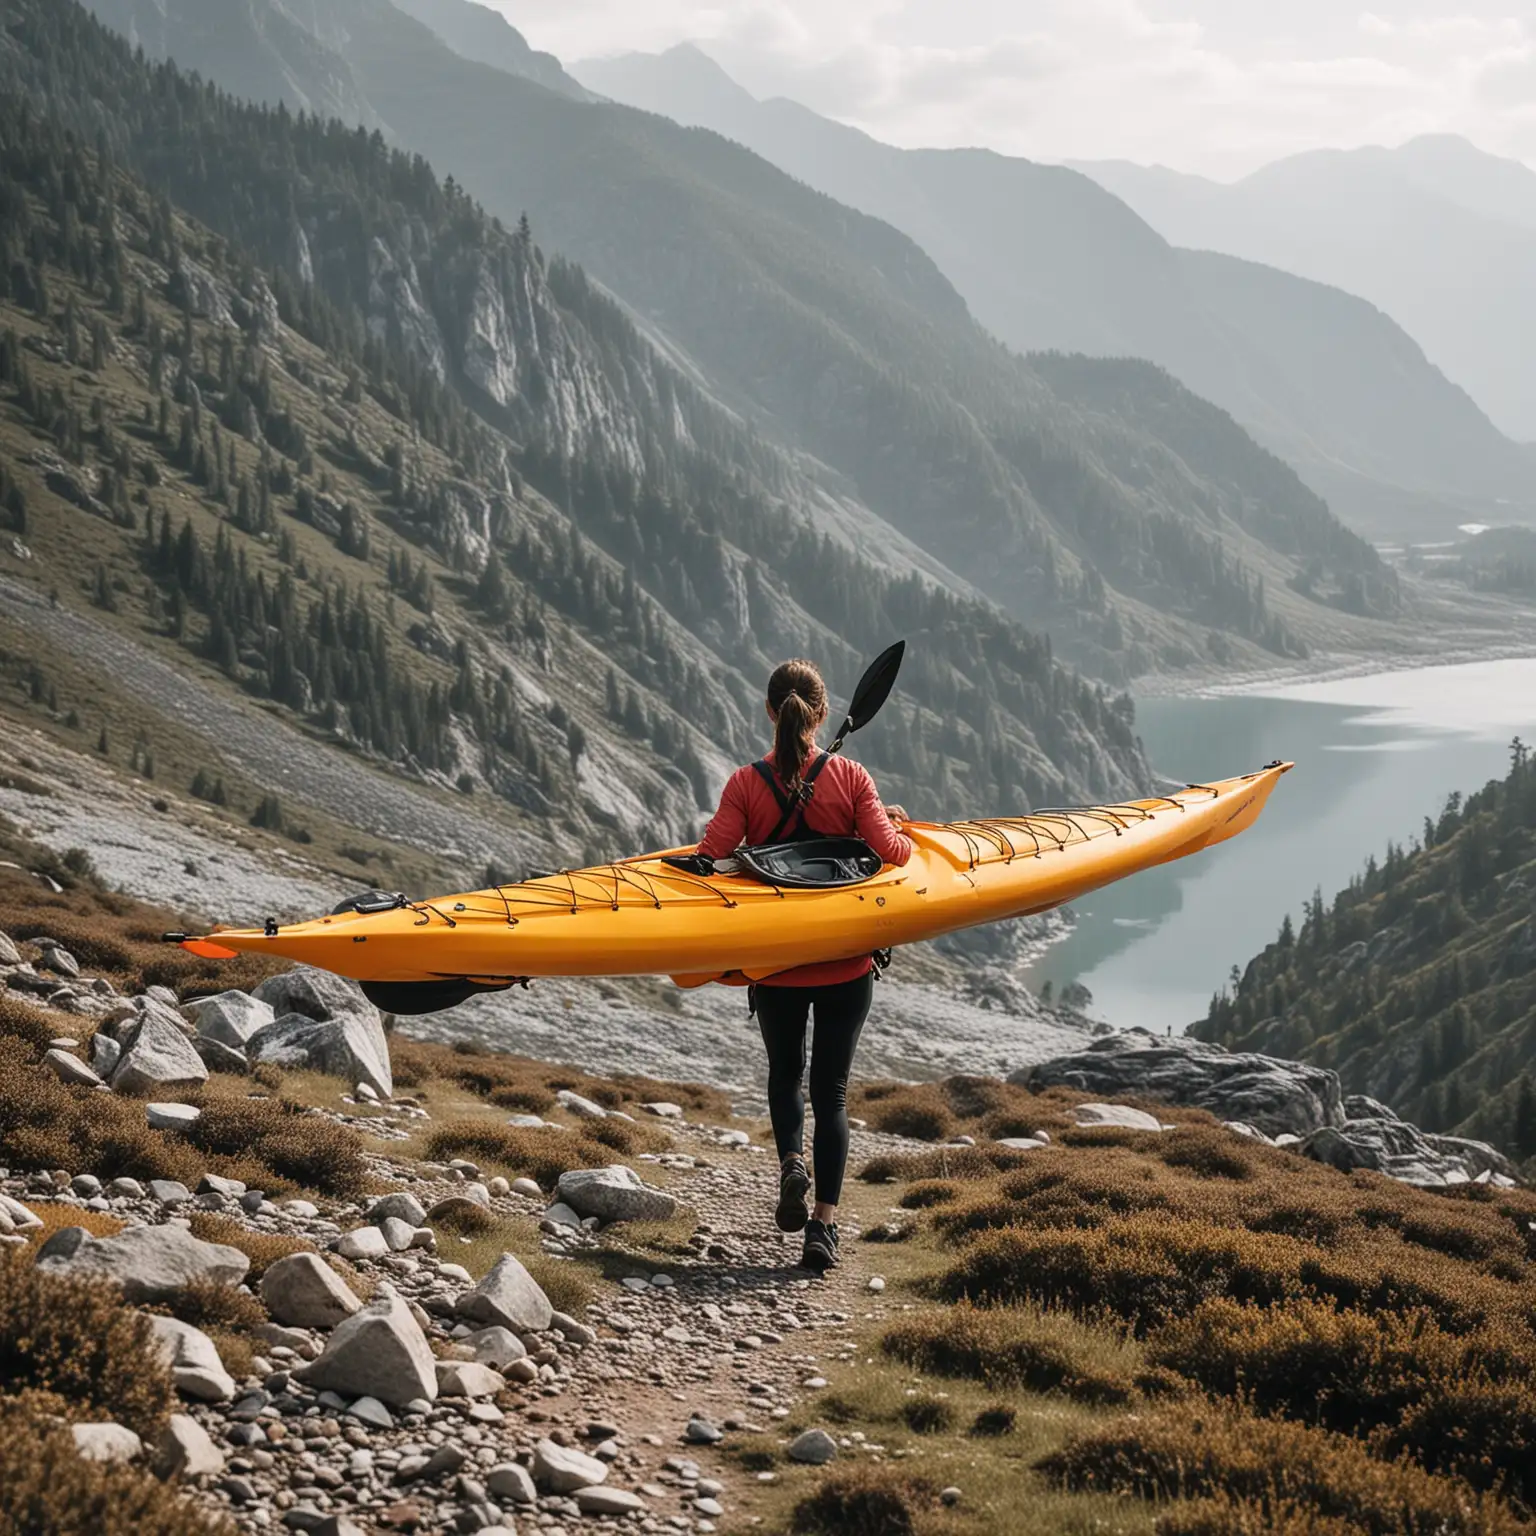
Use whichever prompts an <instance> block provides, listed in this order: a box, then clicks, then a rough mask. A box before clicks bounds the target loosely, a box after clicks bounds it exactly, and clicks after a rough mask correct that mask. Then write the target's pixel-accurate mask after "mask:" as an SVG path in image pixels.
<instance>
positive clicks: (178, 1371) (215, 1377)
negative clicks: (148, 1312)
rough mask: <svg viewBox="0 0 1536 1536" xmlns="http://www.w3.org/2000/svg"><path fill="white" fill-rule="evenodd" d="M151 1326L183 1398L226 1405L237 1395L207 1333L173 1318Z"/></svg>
mask: <svg viewBox="0 0 1536 1536" xmlns="http://www.w3.org/2000/svg"><path fill="white" fill-rule="evenodd" d="M149 1326H150V1331H151V1332H152V1333H153V1335H154V1340H155V1346H156V1348H157V1349H158V1350H159V1351H160V1354H161V1357H162V1358H163V1359H164V1361H165V1363H166V1364H167V1365H168V1366H170V1368H171V1376H172V1378H173V1379H174V1380H175V1383H176V1390H177V1391H178V1392H180V1393H181V1395H182V1396H183V1397H195V1398H196V1399H197V1400H198V1401H199V1402H201V1403H227V1402H228V1401H229V1400H230V1398H232V1397H233V1396H234V1395H235V1382H234V1378H233V1377H232V1376H231V1375H230V1374H229V1372H228V1371H226V1370H225V1369H224V1362H223V1361H222V1360H221V1359H220V1358H219V1352H218V1349H217V1348H216V1347H215V1346H214V1342H213V1340H212V1339H210V1338H209V1337H208V1335H207V1334H206V1333H204V1332H203V1331H202V1330H201V1329H199V1328H194V1327H193V1326H192V1325H191V1324H190V1323H183V1322H181V1321H179V1320H178V1319H177V1318H174V1317H151V1318H150V1320H149Z"/></svg>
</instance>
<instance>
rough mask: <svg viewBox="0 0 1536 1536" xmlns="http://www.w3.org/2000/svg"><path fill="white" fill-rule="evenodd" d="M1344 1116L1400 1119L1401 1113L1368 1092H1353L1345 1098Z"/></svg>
mask: <svg viewBox="0 0 1536 1536" xmlns="http://www.w3.org/2000/svg"><path fill="white" fill-rule="evenodd" d="M1344 1118H1345V1119H1346V1120H1400V1119H1401V1118H1402V1116H1401V1115H1399V1114H1398V1112H1397V1111H1396V1110H1395V1109H1392V1108H1389V1107H1388V1106H1387V1105H1385V1104H1383V1103H1382V1102H1381V1100H1380V1099H1373V1098H1371V1097H1370V1096H1369V1095H1368V1094H1364V1093H1351V1094H1346V1095H1345V1098H1344Z"/></svg>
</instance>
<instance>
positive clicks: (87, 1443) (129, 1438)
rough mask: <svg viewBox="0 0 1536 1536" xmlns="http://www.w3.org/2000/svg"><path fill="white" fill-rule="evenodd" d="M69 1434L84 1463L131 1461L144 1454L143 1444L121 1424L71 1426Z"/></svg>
mask: <svg viewBox="0 0 1536 1536" xmlns="http://www.w3.org/2000/svg"><path fill="white" fill-rule="evenodd" d="M70 1433H71V1434H72V1435H73V1436H74V1437H75V1449H76V1450H77V1451H78V1452H79V1453H80V1455H81V1456H82V1457H83V1458H84V1459H85V1460H86V1461H133V1460H135V1459H136V1458H137V1457H139V1456H141V1455H143V1453H144V1442H143V1441H142V1440H140V1439H139V1437H138V1436H137V1435H136V1434H134V1432H133V1431H132V1430H131V1429H127V1428H125V1427H124V1426H123V1425H121V1424H111V1423H108V1424H72V1425H70Z"/></svg>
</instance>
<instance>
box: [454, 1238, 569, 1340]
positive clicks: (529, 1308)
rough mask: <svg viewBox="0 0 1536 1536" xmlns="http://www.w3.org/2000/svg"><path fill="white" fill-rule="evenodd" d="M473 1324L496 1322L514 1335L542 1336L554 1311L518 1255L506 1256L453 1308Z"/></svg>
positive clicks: (508, 1254) (461, 1297) (509, 1254)
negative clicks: (532, 1334)
mask: <svg viewBox="0 0 1536 1536" xmlns="http://www.w3.org/2000/svg"><path fill="white" fill-rule="evenodd" d="M454 1310H455V1311H456V1312H457V1313H458V1315H459V1316H460V1317H462V1318H464V1319H465V1320H466V1321H468V1322H472V1323H495V1324H499V1325H500V1326H501V1327H503V1328H510V1329H511V1330H512V1331H513V1332H514V1333H542V1332H543V1331H544V1330H545V1329H546V1328H548V1327H549V1322H550V1318H551V1316H552V1315H553V1308H552V1307H551V1306H550V1304H549V1298H548V1297H547V1296H546V1295H545V1294H544V1292H543V1290H542V1289H541V1288H540V1286H539V1283H538V1281H536V1280H535V1279H534V1278H533V1276H532V1275H530V1274H529V1273H528V1271H527V1270H526V1269H524V1268H523V1265H522V1262H521V1261H520V1260H519V1259H518V1258H517V1256H516V1255H515V1254H511V1253H504V1254H502V1256H501V1257H500V1258H499V1259H497V1260H496V1262H495V1263H494V1264H493V1265H492V1266H491V1269H490V1272H489V1273H488V1274H487V1275H486V1277H485V1279H483V1280H482V1281H481V1282H480V1283H479V1284H478V1285H477V1286H476V1287H475V1288H474V1289H473V1290H472V1291H468V1292H466V1293H465V1294H464V1295H462V1296H460V1297H459V1299H458V1303H457V1305H456V1306H455V1309H454Z"/></svg>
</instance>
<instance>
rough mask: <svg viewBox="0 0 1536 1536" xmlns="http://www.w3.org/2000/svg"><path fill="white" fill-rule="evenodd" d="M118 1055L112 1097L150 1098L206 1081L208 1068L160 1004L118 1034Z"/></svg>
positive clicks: (179, 1026) (180, 1028)
mask: <svg viewBox="0 0 1536 1536" xmlns="http://www.w3.org/2000/svg"><path fill="white" fill-rule="evenodd" d="M118 1044H119V1045H121V1046H122V1048H123V1050H122V1055H121V1056H120V1057H119V1058H118V1063H117V1067H116V1069H115V1070H114V1071H113V1073H112V1089H113V1092H114V1093H138V1094H146V1095H147V1094H152V1093H155V1092H157V1091H159V1090H160V1089H163V1088H172V1087H176V1088H180V1087H192V1086H195V1085H196V1084H198V1083H205V1082H207V1081H208V1068H207V1067H205V1066H204V1065H203V1059H202V1057H201V1056H199V1055H198V1054H197V1052H196V1051H195V1050H193V1049H192V1042H191V1040H189V1039H188V1038H187V1035H186V1032H185V1030H183V1029H182V1027H181V1025H180V1023H179V1022H177V1021H176V1016H175V1015H174V1014H172V1013H171V1012H170V1010H169V1009H168V1008H166V1007H164V1005H163V1004H155V1005H154V1006H153V1007H151V1008H148V1009H146V1010H145V1011H144V1012H143V1013H142V1014H141V1015H140V1016H139V1019H138V1021H137V1023H133V1024H128V1025H125V1026H123V1028H122V1029H121V1030H120V1031H119V1033H118Z"/></svg>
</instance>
